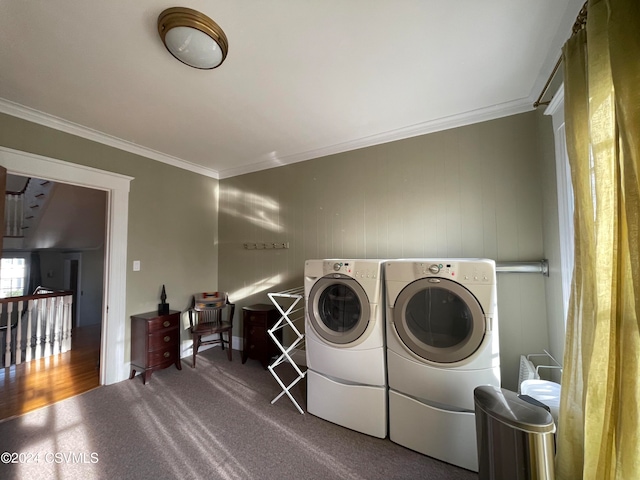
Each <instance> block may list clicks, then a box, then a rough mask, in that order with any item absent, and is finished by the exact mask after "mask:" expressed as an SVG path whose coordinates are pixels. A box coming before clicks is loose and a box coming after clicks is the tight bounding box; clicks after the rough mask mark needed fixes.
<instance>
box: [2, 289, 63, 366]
mask: <svg viewBox="0 0 640 480" xmlns="http://www.w3.org/2000/svg"><path fill="white" fill-rule="evenodd" d="M72 302H73V292H71V291H69V290H58V291H54V290H53V289H48V288H43V287H38V289H36V293H34V294H33V295H25V296H21V297H8V298H2V299H0V351H3V352H4V355H1V354H0V366H2V367H9V366H11V365H19V364H21V363H24V362H29V361H31V360H37V359H39V358H45V357H49V356H52V355H57V354H58V353H64V352H67V351H69V350H70V349H71V307H72Z"/></svg>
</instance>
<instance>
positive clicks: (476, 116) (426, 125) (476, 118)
mask: <svg viewBox="0 0 640 480" xmlns="http://www.w3.org/2000/svg"><path fill="white" fill-rule="evenodd" d="M530 110H533V100H531V98H529V97H527V98H522V99H519V100H515V101H512V102H507V103H503V104H499V105H493V106H491V107H487V108H481V109H478V110H472V111H469V112H465V113H461V114H457V115H451V116H448V117H443V118H438V119H435V120H430V121H427V122H423V123H418V124H415V125H410V126H408V127H404V128H399V129H396V130H391V131H388V132H383V133H380V134H376V135H370V136H368V137H363V138H359V139H356V140H352V141H348V142H343V143H338V144H336V145H331V146H328V147H323V148H318V149H315V150H308V151H306V152H300V153H293V154H291V155H285V156H282V157H275V158H272V159H269V160H265V161H262V162H256V163H253V164H250V165H243V166H239V167H233V168H228V169H226V170H221V171H215V170H211V169H207V168H204V167H202V166H200V165H195V164H193V163H190V162H187V161H184V160H181V159H179V158H176V157H172V156H169V155H165V154H163V153H160V152H157V151H155V150H151V149H149V148H145V147H141V146H139V145H136V144H134V143H131V142H128V141H125V140H121V139H119V138H116V137H113V136H111V135H107V134H104V133H101V132H98V131H97V130H92V129H90V128H87V127H83V126H81V125H78V124H75V123H72V122H68V121H66V120H63V119H61V118H58V117H55V116H53V115H49V114H46V113H42V112H39V111H37V110H34V109H32V108H28V107H25V106H23V105H19V104H17V103H13V102H9V101H7V100H4V99H0V112H1V113H6V114H8V115H12V116H14V117H18V118H21V119H23V120H27V121H30V122H33V123H37V124H39V125H44V126H46V127H50V128H54V129H56V130H60V131H63V132H66V133H70V134H72V135H77V136H79V137H82V138H86V139H88V140H92V141H95V142H98V143H102V144H104V145H108V146H111V147H114V148H118V149H120V150H124V151H127V152H130V153H134V154H136V155H140V156H143V157H147V158H150V159H152V160H157V161H159V162H162V163H166V164H169V165H172V166H174V167H177V168H182V169H184V170H189V171H191V172H194V173H198V174H200V175H204V176H207V177H211V178H215V179H225V178H230V177H235V176H238V175H244V174H247V173H253V172H258V171H261V170H267V169H270V168H275V167H280V166H283V165H289V164H292V163H298V162H303V161H306V160H311V159H314V158H321V157H326V156H329V155H335V154H338V153H344V152H348V151H352V150H357V149H360V148H365V147H372V146H375V145H380V144H383V143H389V142H394V141H397V140H404V139H407V138H411V137H417V136H420V135H426V134H429V133H435V132H439V131H443V130H449V129H451V128H457V127H463V126H465V125H471V124H474V123H480V122H486V121H489V120H495V119H497V118H501V117H506V116H509V115H516V114H518V113H523V112H527V111H530Z"/></svg>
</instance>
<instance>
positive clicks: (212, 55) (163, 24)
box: [158, 7, 229, 70]
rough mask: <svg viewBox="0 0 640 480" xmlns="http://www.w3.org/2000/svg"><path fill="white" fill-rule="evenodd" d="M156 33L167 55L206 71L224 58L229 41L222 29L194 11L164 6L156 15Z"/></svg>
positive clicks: (219, 63) (216, 65)
mask: <svg viewBox="0 0 640 480" xmlns="http://www.w3.org/2000/svg"><path fill="white" fill-rule="evenodd" d="M158 33H159V34H160V38H161V39H162V43H164V46H165V47H167V50H169V52H170V53H171V55H173V56H174V57H176V58H177V59H178V60H180V61H181V62H182V63H184V64H186V65H189V66H190V67H194V68H199V69H203V70H210V69H212V68H216V67H219V66H220V65H221V64H222V62H224V59H225V58H227V52H228V51H229V42H228V40H227V36H226V35H225V34H224V32H223V31H222V28H220V26H219V25H218V24H217V23H216V22H214V21H213V20H211V19H210V18H209V17H207V16H206V15H205V14H203V13H200V12H198V11H196V10H192V9H190V8H186V7H173V8H168V9H166V10H165V11H164V12H162V13H161V14H160V16H159V17H158Z"/></svg>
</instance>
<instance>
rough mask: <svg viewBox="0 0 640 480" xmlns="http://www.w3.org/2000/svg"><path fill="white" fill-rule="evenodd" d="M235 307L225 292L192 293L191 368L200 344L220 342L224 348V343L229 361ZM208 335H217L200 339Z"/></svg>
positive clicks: (190, 310) (190, 320) (193, 365)
mask: <svg viewBox="0 0 640 480" xmlns="http://www.w3.org/2000/svg"><path fill="white" fill-rule="evenodd" d="M235 309H236V306H235V304H233V303H230V302H229V298H228V296H227V294H226V293H225V292H213V293H202V294H197V295H194V297H193V305H192V307H191V308H190V309H189V325H190V331H191V337H192V338H193V363H192V365H191V366H192V367H193V368H195V366H196V355H197V353H198V349H199V348H200V346H201V345H218V344H220V346H221V347H222V350H224V348H225V344H226V346H227V358H228V359H229V361H231V334H232V330H233V314H234V313H235ZM225 311H226V312H225ZM225 313H226V315H225ZM225 334H226V337H227V338H226V340H225V338H224V335H225ZM210 335H217V336H218V337H217V338H211V339H208V340H202V337H207V336H210Z"/></svg>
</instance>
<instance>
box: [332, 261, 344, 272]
mask: <svg viewBox="0 0 640 480" xmlns="http://www.w3.org/2000/svg"><path fill="white" fill-rule="evenodd" d="M341 267H342V264H341V263H334V264H333V269H334V270H335V271H336V272H337V271H338V270H340V268H341Z"/></svg>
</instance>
